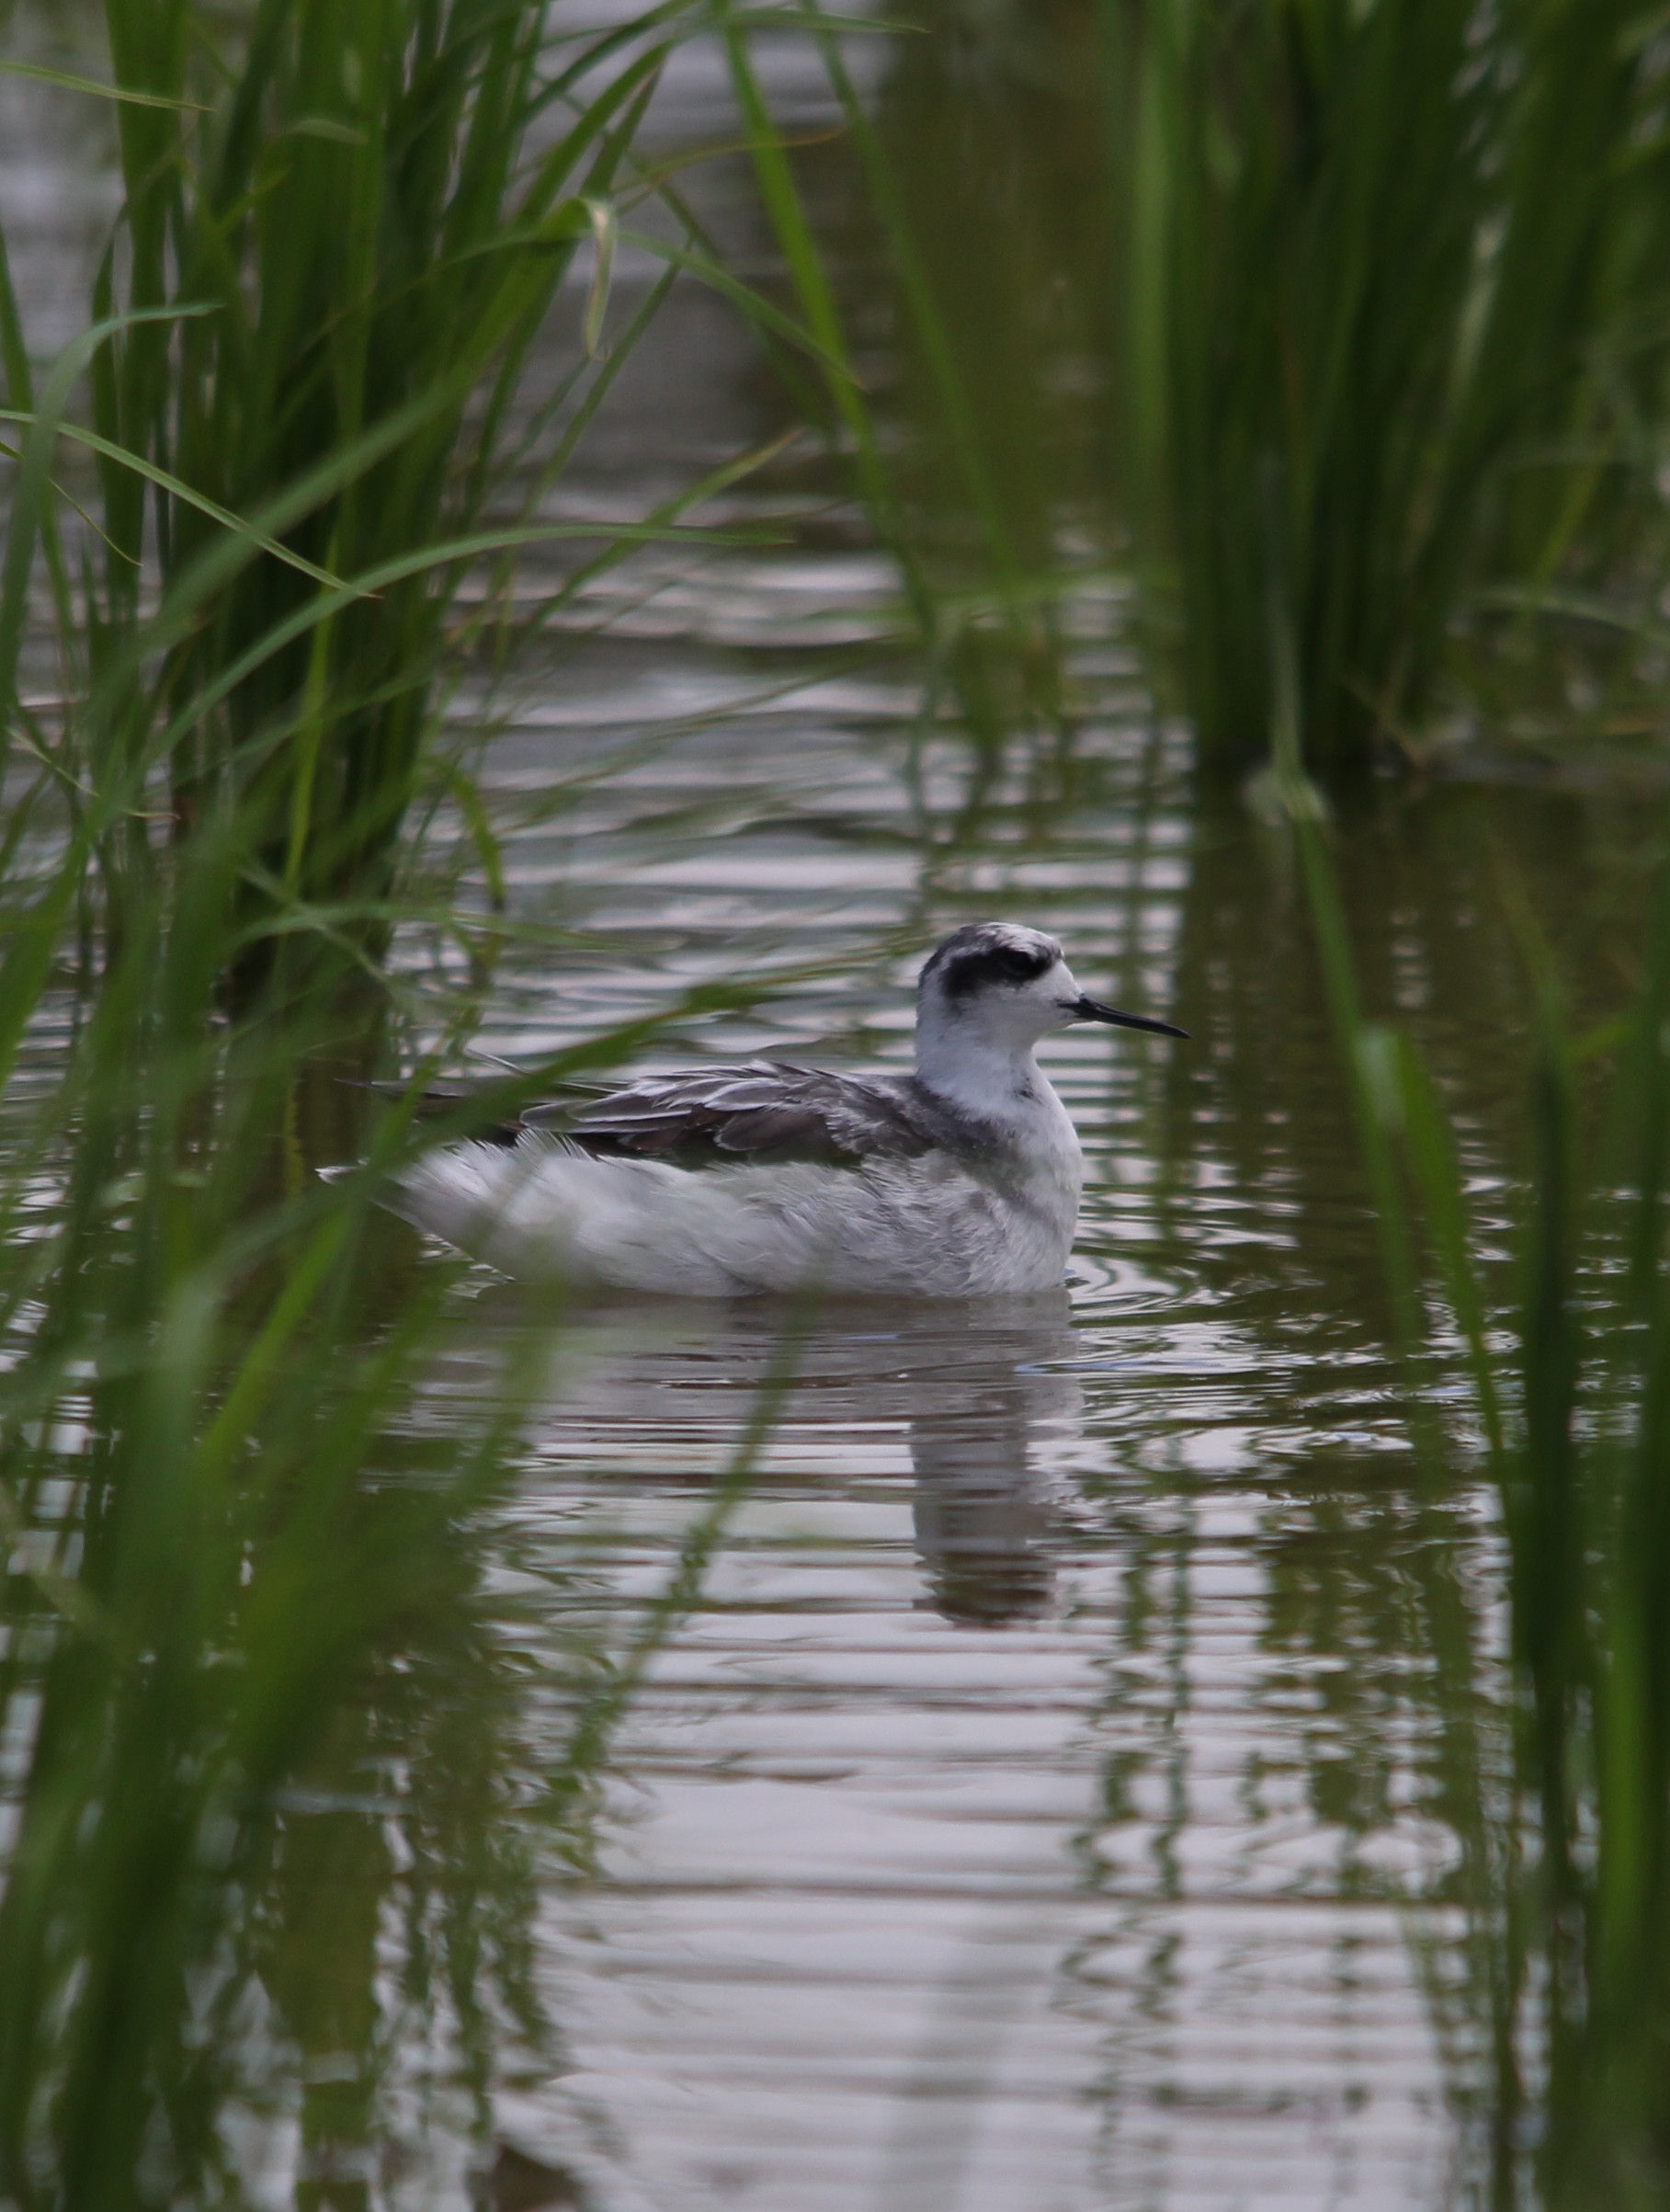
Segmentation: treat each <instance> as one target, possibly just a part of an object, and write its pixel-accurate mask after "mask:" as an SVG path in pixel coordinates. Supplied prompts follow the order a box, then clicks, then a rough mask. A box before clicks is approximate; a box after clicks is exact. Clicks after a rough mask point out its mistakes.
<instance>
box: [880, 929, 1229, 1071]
mask: <svg viewBox="0 0 1670 2212" xmlns="http://www.w3.org/2000/svg"><path fill="white" fill-rule="evenodd" d="M916 1008H917V1021H918V1025H919V1028H920V1030H921V1032H923V1034H924V1038H925V1040H926V1039H928V1038H931V1039H932V1040H933V1041H934V1043H937V1044H938V1045H940V1046H941V1047H953V1048H954V1047H955V1046H956V1045H957V1044H958V1043H962V1044H963V1045H964V1046H965V1047H966V1048H967V1049H969V1050H971V1051H973V1050H981V1049H983V1050H985V1051H991V1050H992V1049H994V1048H996V1049H997V1050H999V1051H1008V1052H1025V1051H1028V1050H1029V1049H1030V1048H1031V1047H1032V1046H1033V1045H1034V1044H1036V1043H1038V1041H1039V1038H1040V1037H1047V1036H1048V1035H1049V1034H1050V1032H1051V1031H1052V1030H1058V1029H1066V1028H1068V1027H1069V1026H1070V1025H1071V1024H1072V1023H1074V1022H1075V1021H1105V1022H1109V1023H1111V1024H1113V1025H1115V1026H1116V1027H1118V1028H1120V1029H1142V1030H1152V1031H1153V1032H1155V1034H1157V1035H1159V1036H1162V1037H1183V1036H1187V1033H1188V1032H1187V1031H1186V1030H1180V1029H1175V1028H1174V1027H1173V1026H1172V1024H1171V1023H1170V1022H1169V1021H1155V1020H1152V1019H1151V1018H1150V1017H1149V1016H1148V1015H1146V1014H1126V1013H1122V1012H1121V1011H1120V1010H1119V1008H1118V1007H1116V1006H1104V1005H1102V1003H1101V1002H1100V1000H1099V999H1096V998H1086V997H1085V993H1084V992H1083V991H1081V990H1080V988H1079V986H1078V985H1077V983H1076V982H1075V981H1074V975H1073V971H1072V969H1071V968H1069V967H1068V965H1067V963H1066V961H1065V959H1064V958H1063V956H1062V948H1061V946H1060V944H1059V942H1058V941H1056V940H1055V939H1054V938H1053V937H1047V936H1046V935H1045V934H1044V932H1043V931H1042V930H1041V929H1027V928H1026V927H1024V925H1022V924H1020V923H1018V922H1001V921H987V922H970V923H968V924H967V925H966V927H964V928H963V929H954V930H953V931H952V932H951V934H950V936H949V937H948V938H947V939H946V940H945V941H944V942H943V943H942V944H940V945H938V946H937V947H936V948H935V950H934V952H933V953H932V954H931V955H930V956H929V958H928V960H927V962H926V965H925V966H924V968H923V970H922V974H921V976H920V978H919V979H918V982H917V986H916Z"/></svg>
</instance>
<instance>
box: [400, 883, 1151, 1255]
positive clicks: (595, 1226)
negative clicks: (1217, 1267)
mask: <svg viewBox="0 0 1670 2212" xmlns="http://www.w3.org/2000/svg"><path fill="white" fill-rule="evenodd" d="M1075 1021H1106V1022H1112V1023H1115V1024H1117V1025H1118V1026H1119V1027H1120V1028H1123V1029H1139V1030H1152V1031H1153V1032H1155V1033H1156V1034H1158V1035H1160V1036H1163V1037H1182V1036H1186V1035H1187V1031H1184V1030H1180V1029H1176V1028H1174V1027H1173V1026H1172V1024H1171V1023H1170V1022H1169V1021H1154V1020H1150V1019H1149V1018H1148V1017H1147V1016H1146V1015H1142V1014H1126V1013H1121V1012H1120V1011H1119V1009H1118V1008H1117V1007H1111V1006H1102V1005H1100V1004H1098V1002H1097V1001H1096V999H1094V998H1086V997H1085V994H1084V992H1083V991H1081V990H1080V989H1079V986H1078V985H1077V984H1076V983H1075V982H1074V978H1073V975H1072V973H1071V971H1070V970H1069V969H1068V967H1067V965H1066V963H1065V962H1064V960H1063V959H1062V948H1061V946H1060V945H1059V944H1058V943H1057V942H1056V941H1055V939H1054V938H1052V937H1046V936H1045V935H1044V934H1043V932H1042V931H1041V930H1038V929H1022V928H1019V927H1017V926H1015V925H1013V924H1011V923H1008V922H973V923H971V924H970V925H969V926H968V927H967V928H966V929H958V930H956V931H955V932H954V933H953V934H952V935H951V936H949V937H948V938H947V939H946V940H945V941H944V943H943V944H941V945H940V946H939V947H938V948H937V951H936V952H934V953H933V955H932V957H931V958H930V959H929V960H928V962H927V963H926V966H925V967H924V968H923V970H922V975H921V978H920V981H919V983H918V985H917V992H916V1069H915V1074H914V1075H840V1074H835V1072H833V1071H832V1070H829V1069H825V1068H819V1067H799V1066H794V1065H793V1064H792V1063H790V1062H787V1061H774V1060H751V1061H748V1062H746V1063H745V1064H744V1065H743V1066H713V1067H702V1068H696V1069H693V1070H689V1071H687V1072H683V1073H680V1074H676V1075H648V1076H645V1077H642V1079H641V1080H640V1081H638V1082H635V1083H632V1084H629V1085H628V1086H627V1088H626V1089H622V1090H616V1091H611V1092H610V1093H609V1094H608V1096H606V1097H603V1098H593V1099H591V1100H585V1102H583V1103H579V1104H575V1103H574V1102H573V1101H570V1102H568V1103H560V1104H557V1105H553V1106H539V1107H535V1108H534V1109H533V1110H532V1111H531V1112H528V1113H527V1114H525V1115H524V1116H523V1117H522V1119H521V1121H520V1122H519V1123H517V1125H516V1127H515V1128H513V1129H508V1130H506V1131H503V1132H501V1133H500V1135H499V1138H498V1141H496V1142H493V1143H485V1142H471V1143H468V1144H461V1145H452V1146H446V1147H445V1148H443V1149H441V1150H438V1151H437V1152H435V1153H432V1154H431V1155H430V1156H429V1157H427V1158H426V1159H422V1160H420V1161H419V1162H418V1163H417V1165H416V1166H415V1167H414V1168H412V1169H409V1170H408V1171H407V1172H406V1174H405V1175H404V1176H403V1178H402V1179H401V1180H400V1182H399V1183H398V1184H397V1185H396V1186H395V1188H394V1189H393V1191H392V1192H391V1193H390V1194H389V1197H388V1199H387V1202H386V1203H388V1204H389V1205H390V1206H391V1207H392V1208H393V1210H394V1211H395V1212H396V1213H398V1214H403V1215H404V1216H405V1218H406V1219H407V1220H408V1221H412V1222H415V1224H416V1225H417V1226H418V1227H419V1228H423V1229H428V1230H431V1231H433V1233H434V1234H435V1235H437V1236H438V1237H445V1238H446V1239H447V1241H448V1242H449V1243H450V1244H454V1245H457V1246H458V1247H459V1248H460V1249H462V1250H464V1251H466V1252H470V1253H472V1254H474V1255H475V1256H476V1257H478V1258H480V1259H483V1260H487V1261H489V1262H490V1263H491V1264H492V1265H493V1266H494V1267H497V1268H499V1269H501V1270H503V1271H504V1272H505V1273H506V1274H509V1275H515V1276H519V1277H522V1278H523V1279H525V1280H543V1281H551V1280H557V1281H562V1282H569V1283H591V1284H597V1285H603V1286H608V1287H610V1288H614V1289H618V1290H631V1291H652V1292H666V1293H671V1294H675V1295H682V1296H686V1297H692V1296H693V1297H730V1296H735V1295H737V1294H744V1293H750V1292H755V1293H757V1292H762V1291H769V1292H792V1291H795V1290H798V1289H801V1288H802V1287H805V1286H807V1285H809V1284H817V1285H821V1286H822V1287H824V1288H825V1289H827V1290H829V1291H832V1292H836V1293H842V1294H849V1295H850V1294H855V1293H856V1294H869V1293H880V1294H886V1295H889V1296H905V1297H923V1298H960V1297H968V1296H971V1295H979V1294H984V1293H988V1292H1015V1291H1038V1290H1048V1289H1051V1288H1053V1287H1054V1286H1055V1285H1057V1284H1059V1283H1060V1282H1061V1281H1062V1274H1063V1272H1064V1271H1065V1268H1066V1264H1067V1255H1068V1252H1069V1250H1070V1249H1071V1247H1072V1243H1073V1233H1074V1226H1075V1225H1076V1223H1077V1219H1078V1203H1079V1192H1080V1188H1081V1186H1082V1183H1083V1180H1084V1156H1083V1154H1082V1153H1081V1151H1080V1149H1079V1141H1078V1135H1077V1133H1076V1132H1075V1130H1074V1126H1073V1123H1072V1122H1071V1121H1070V1120H1069V1118H1068V1115H1067V1110H1066V1108H1065V1107H1064V1106H1063V1105H1062V1102H1061V1100H1060V1099H1059V1098H1057V1096H1056V1094H1055V1092H1054V1090H1053V1089H1051V1085H1050V1082H1049V1079H1048V1078H1047V1077H1046V1076H1045V1075H1044V1073H1043V1071H1042V1069H1041V1068H1040V1067H1039V1065H1038V1062H1037V1060H1036V1059H1035V1058H1034V1057H1033V1048H1034V1047H1035V1045H1036V1044H1037V1043H1038V1042H1039V1038H1040V1037H1045V1036H1048V1035H1049V1034H1050V1032H1051V1031H1052V1030H1059V1029H1065V1028H1067V1027H1068V1026H1069V1025H1070V1024H1071V1023H1073V1022H1075Z"/></svg>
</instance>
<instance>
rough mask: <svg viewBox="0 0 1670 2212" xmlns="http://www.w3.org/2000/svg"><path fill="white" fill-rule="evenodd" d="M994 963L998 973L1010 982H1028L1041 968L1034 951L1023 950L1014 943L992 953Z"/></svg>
mask: <svg viewBox="0 0 1670 2212" xmlns="http://www.w3.org/2000/svg"><path fill="white" fill-rule="evenodd" d="M994 965H995V966H996V969H997V972H998V974H999V975H1003V976H1005V977H1006V978H1007V979H1008V981H1009V982H1011V983H1030V982H1031V980H1032V978H1033V977H1034V976H1035V975H1039V974H1040V973H1041V971H1042V968H1043V963H1042V961H1040V960H1039V957H1038V954H1037V953H1036V952H1021V951H1020V950H1019V949H1018V948H1017V946H1014V945H1004V946H1003V947H1001V949H1000V950H999V951H998V952H996V953H995V954H994Z"/></svg>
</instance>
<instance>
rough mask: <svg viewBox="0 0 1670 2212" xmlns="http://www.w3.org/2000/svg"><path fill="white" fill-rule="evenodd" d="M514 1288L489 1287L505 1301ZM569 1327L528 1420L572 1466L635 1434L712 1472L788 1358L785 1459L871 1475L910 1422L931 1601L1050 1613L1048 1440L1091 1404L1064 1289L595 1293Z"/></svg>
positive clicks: (890, 1466) (697, 1474)
mask: <svg viewBox="0 0 1670 2212" xmlns="http://www.w3.org/2000/svg"><path fill="white" fill-rule="evenodd" d="M514 1296H515V1294H513V1293H511V1292H509V1291H508V1290H507V1289H506V1291H503V1292H499V1293H494V1294H491V1295H490V1298H489V1300H488V1301H485V1302H484V1303H485V1304H488V1305H490V1306H491V1305H497V1304H499V1302H500V1301H501V1300H502V1301H505V1302H506V1305H505V1306H502V1307H501V1310H502V1311H504V1310H507V1307H508V1302H509V1301H510V1300H512V1298H513V1297H514ZM560 1342H561V1351H560V1352H559V1355H558V1359H557V1363H556V1367H555V1370H554V1372H553V1375H552V1381H551V1390H550V1393H549V1395H548V1396H547V1397H546V1398H545V1401H544V1403H543V1405H542V1406H541V1408H540V1411H539V1413H538V1415H537V1417H536V1420H535V1424H534V1426H535V1441H536V1448H542V1447H545V1446H549V1449H550V1452H551V1456H552V1459H553V1460H554V1461H556V1462H559V1463H560V1462H563V1461H566V1462H568V1463H569V1464H571V1465H572V1464H573V1463H574V1460H575V1459H576V1458H577V1457H579V1456H581V1455H582V1454H584V1452H585V1447H586V1444H587V1442H590V1443H591V1444H593V1445H594V1446H596V1448H598V1449H599V1450H601V1451H602V1452H603V1453H604V1454H606V1455H607V1457H608V1459H609V1460H610V1461H611V1462H613V1463H614V1464H616V1465H620V1464H621V1455H622V1453H623V1451H631V1455H632V1458H633V1459H636V1460H637V1462H638V1464H639V1465H642V1467H643V1469H644V1471H645V1472H647V1473H653V1475H654V1476H655V1477H657V1478H658V1479H661V1480H665V1478H666V1477H668V1476H669V1475H671V1476H673V1477H675V1478H678V1477H683V1478H686V1479H688V1480H691V1481H692V1482H695V1481H706V1480H710V1479H711V1477H712V1475H713V1473H714V1471H715V1468H716V1465H718V1464H722V1459H723V1454H724V1450H725V1448H726V1445H727V1444H728V1443H729V1442H730V1441H731V1440H732V1439H733V1438H734V1436H735V1435H736V1434H737V1433H739V1432H740V1431H742V1429H743V1427H744V1424H745V1422H746V1420H747V1418H748V1415H749V1413H750V1411H751V1409H752V1408H753V1407H754V1406H755V1404H756V1403H757V1399H758V1394H759V1393H760V1392H761V1391H762V1390H768V1389H770V1388H771V1387H772V1383H773V1378H774V1376H777V1375H780V1374H782V1372H783V1370H784V1368H785V1366H786V1367H787V1369H788V1373H789V1380H788V1382H787V1384H786V1385H784V1386H783V1387H782V1392H781V1398H780V1402H779V1405H778V1409H777V1412H776V1415H775V1418H774V1421H773V1446H772V1452H771V1457H772V1459H773V1461H774V1462H776V1463H778V1464H780V1463H781V1460H782V1458H783V1456H784V1454H783V1451H782V1449H781V1447H784V1446H787V1447H788V1452H789V1454H790V1455H792V1454H794V1453H795V1448H796V1446H797V1445H807V1446H810V1447H812V1449H813V1450H814V1451H815V1454H816V1457H817V1459H818V1460H819V1461H820V1462H824V1461H827V1460H829V1459H830V1458H832V1457H833V1459H834V1461H835V1465H834V1467H833V1469H832V1472H831V1474H830V1476H829V1477H827V1480H828V1481H830V1482H831V1483H833V1482H835V1481H837V1480H840V1479H843V1478H845V1479H847V1480H850V1481H855V1482H864V1481H867V1480H871V1479H874V1478H875V1477H877V1476H878V1475H881V1474H889V1473H892V1471H893V1470H894V1469H895V1468H896V1467H897V1464H898V1463H897V1454H896V1449H895V1450H892V1451H890V1450H889V1448H888V1440H889V1438H890V1436H891V1437H892V1438H893V1439H897V1438H898V1437H899V1436H900V1435H901V1434H903V1438H904V1440H905V1441H906V1442H907V1444H908V1448H909V1454H910V1462H911V1465H912V1468H913V1470H914V1473H915V1497H914V1520H915V1537H916V1546H917V1552H918V1555H919V1556H920V1559H921V1562H922V1568H923V1573H924V1577H925V1579H926V1597H925V1599H924V1601H923V1602H925V1603H926V1604H929V1605H931V1606H933V1607H935V1608H937V1610H938V1611H939V1612H940V1613H943V1614H944V1615H945V1617H946V1618H947V1619H948V1620H950V1621H954V1622H958V1623H961V1624H966V1625H971V1626H985V1627H991V1626H996V1625H1001V1624H1003V1623H1005V1622H1014V1621H1021V1620H1026V1619H1028V1618H1032V1617H1035V1616H1037V1615H1038V1614H1039V1613H1045V1612H1047V1611H1048V1609H1049V1607H1050V1605H1051V1599H1052V1594H1053V1585H1054V1546H1053V1542H1052V1522H1053V1515H1052V1511H1051V1503H1050V1499H1049V1496H1048V1491H1047V1484H1046V1478H1045V1475H1044V1472H1043V1468H1042V1465H1041V1459H1040V1447H1042V1446H1043V1445H1044V1443H1045V1442H1046V1440H1047V1439H1048V1438H1050V1437H1051V1436H1052V1435H1055V1434H1058V1433H1060V1432H1061V1431H1063V1430H1070V1429H1071V1427H1072V1424H1073V1423H1074V1420H1075V1419H1076V1416H1077V1414H1078V1411H1079V1406H1080V1391H1079V1386H1078V1384H1077V1383H1076V1382H1075V1381H1074V1378H1073V1376H1072V1375H1071V1374H1064V1373H1062V1372H1060V1370H1061V1368H1062V1366H1063V1365H1064V1364H1065V1363H1068V1362H1070V1361H1071V1359H1072V1357H1073V1353H1074V1332H1073V1329H1072V1326H1071V1322H1070V1318H1069V1307H1068V1301H1067V1294H1066V1293H1065V1292H1064V1291H1059V1292H1045V1293H1040V1294H1032V1295H1028V1296H1025V1297H993V1298H979V1299H967V1300H957V1301H951V1300H946V1301H936V1302H933V1303H926V1302H916V1301H910V1302H906V1301H892V1300H882V1299H867V1300H856V1299H855V1300H843V1301H840V1302H838V1303H837V1302H835V1301H827V1302H825V1303H824V1304H822V1305H820V1306H816V1307H815V1308H812V1309H810V1310H808V1311H807V1312H805V1313H804V1314H801V1315H798V1316H797V1315H794V1314H791V1313H788V1312H786V1311H785V1310H784V1309H783V1307H782V1306H778V1305H771V1304H767V1302H766V1301H764V1300H759V1299H748V1300H737V1301H735V1302H733V1303H728V1304H721V1303H719V1302H714V1303H711V1304H709V1303H706V1302H701V1301H696V1300H677V1301H675V1300H672V1299H669V1300H667V1301H666V1302H665V1304H661V1303H657V1302H654V1301H648V1300H645V1301H639V1302H637V1303H636V1304H634V1305H631V1306H626V1305H623V1304H619V1303H617V1304H613V1305H609V1306H597V1305H593V1306H588V1307H586V1308H585V1309H584V1310H581V1311H577V1312H571V1313H570V1314H569V1315H568V1316H567V1317H565V1322H564V1327H563V1328H562V1336H561V1340H560ZM716 1446H717V1447H718V1449H717V1450H716V1449H715V1447H716ZM832 1446H834V1447H835V1449H834V1452H833V1453H832V1450H831V1447H832ZM633 1447H637V1449H634V1448H633ZM629 1464H630V1463H629ZM771 1479H772V1483H773V1486H774V1487H775V1485H776V1482H777V1476H776V1474H775V1472H774V1474H773V1477H772V1478H771ZM797 1487H800V1486H798V1485H797Z"/></svg>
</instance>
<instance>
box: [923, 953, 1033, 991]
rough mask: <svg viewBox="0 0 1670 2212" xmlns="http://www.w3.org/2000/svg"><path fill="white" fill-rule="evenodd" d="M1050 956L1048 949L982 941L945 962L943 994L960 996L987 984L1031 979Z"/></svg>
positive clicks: (1028, 980)
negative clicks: (975, 948)
mask: <svg viewBox="0 0 1670 2212" xmlns="http://www.w3.org/2000/svg"><path fill="white" fill-rule="evenodd" d="M1050 961H1051V955H1050V954H1049V953H1048V952H1023V951H1022V949H1021V948H1020V946H1018V945H983V946H982V947H981V948H980V950H979V951H978V952H964V953H963V954H961V956H960V958H958V959H956V960H954V961H952V962H950V963H949V965H948V966H947V968H946V973H945V991H946V996H947V997H948V998H966V997H967V996H968V994H969V993H970V992H971V991H977V990H980V989H981V988H982V987H983V986H988V985H991V984H995V983H1031V982H1033V981H1034V980H1035V979H1036V978H1037V977H1038V976H1039V975H1042V974H1043V972H1044V970H1045V969H1046V968H1047V967H1048V966H1049V965H1050Z"/></svg>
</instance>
